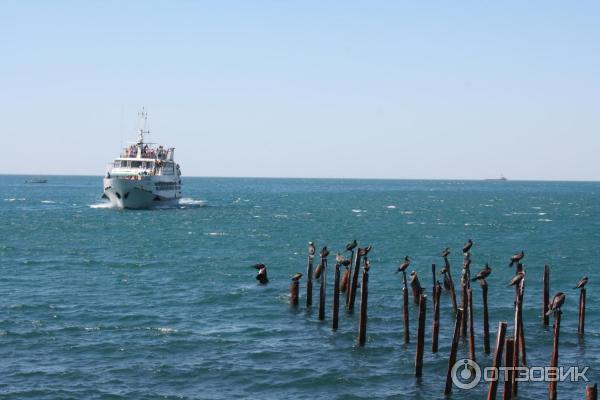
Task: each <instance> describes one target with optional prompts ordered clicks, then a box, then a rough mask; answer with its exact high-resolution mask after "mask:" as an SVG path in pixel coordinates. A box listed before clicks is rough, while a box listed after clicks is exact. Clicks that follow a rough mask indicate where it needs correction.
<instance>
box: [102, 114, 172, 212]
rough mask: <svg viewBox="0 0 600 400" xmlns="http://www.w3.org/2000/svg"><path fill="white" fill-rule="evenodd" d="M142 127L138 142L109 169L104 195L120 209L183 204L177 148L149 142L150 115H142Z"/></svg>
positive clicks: (123, 153) (125, 150)
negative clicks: (146, 135) (176, 161)
mask: <svg viewBox="0 0 600 400" xmlns="http://www.w3.org/2000/svg"><path fill="white" fill-rule="evenodd" d="M139 115H140V117H141V120H142V127H141V128H140V130H139V131H138V134H139V137H138V140H137V142H135V143H133V144H131V145H130V146H128V147H126V148H124V149H123V151H122V152H121V155H120V157H119V158H117V159H115V160H114V162H113V163H112V164H110V165H109V166H108V168H107V172H106V176H105V178H104V180H103V183H104V195H103V197H106V198H108V199H109V200H110V202H111V203H112V205H113V207H116V208H135V209H139V208H152V207H156V206H162V205H171V204H176V203H177V202H179V198H180V197H181V170H180V168H179V164H177V163H175V158H174V153H175V148H174V147H169V148H167V147H164V146H162V145H156V144H155V143H145V142H144V135H145V134H148V133H150V132H149V131H147V130H146V123H147V120H148V114H147V113H146V112H145V111H144V109H142V112H141V113H140V114H139Z"/></svg>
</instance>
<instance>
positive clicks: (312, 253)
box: [308, 241, 316, 257]
mask: <svg viewBox="0 0 600 400" xmlns="http://www.w3.org/2000/svg"><path fill="white" fill-rule="evenodd" d="M315 251H316V250H315V242H312V241H311V242H308V255H309V256H311V257H314V256H315Z"/></svg>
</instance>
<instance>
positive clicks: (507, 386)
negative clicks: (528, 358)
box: [502, 338, 515, 400]
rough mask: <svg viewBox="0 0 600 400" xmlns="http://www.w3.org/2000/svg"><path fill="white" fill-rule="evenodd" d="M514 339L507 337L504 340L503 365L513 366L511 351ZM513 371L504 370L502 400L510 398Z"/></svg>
mask: <svg viewBox="0 0 600 400" xmlns="http://www.w3.org/2000/svg"><path fill="white" fill-rule="evenodd" d="M514 347H515V341H514V339H510V338H507V339H506V341H505V342H504V366H505V367H512V366H513V353H514ZM513 375H514V372H513V371H512V370H508V371H506V376H505V377H504V390H503V392H502V400H509V399H511V398H512V381H513Z"/></svg>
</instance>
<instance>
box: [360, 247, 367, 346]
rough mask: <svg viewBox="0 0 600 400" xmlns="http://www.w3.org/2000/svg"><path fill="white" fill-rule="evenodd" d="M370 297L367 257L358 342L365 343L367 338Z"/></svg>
mask: <svg viewBox="0 0 600 400" xmlns="http://www.w3.org/2000/svg"><path fill="white" fill-rule="evenodd" d="M368 299H369V263H368V260H367V259H366V258H365V265H364V267H363V275H362V285H361V290H360V315H359V317H358V344H359V345H361V346H364V345H365V341H366V340H367V301H368Z"/></svg>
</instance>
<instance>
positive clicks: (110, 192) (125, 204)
mask: <svg viewBox="0 0 600 400" xmlns="http://www.w3.org/2000/svg"><path fill="white" fill-rule="evenodd" d="M156 183H157V182H155V181H153V180H152V179H151V177H143V178H141V179H140V180H130V179H123V178H105V179H104V195H105V196H106V197H107V198H108V199H109V200H110V202H111V204H112V206H113V207H115V208H120V209H149V208H154V207H160V206H165V205H175V204H177V203H178V202H179V198H180V192H179V191H178V190H157V185H156ZM159 183H164V181H161V182H159Z"/></svg>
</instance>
